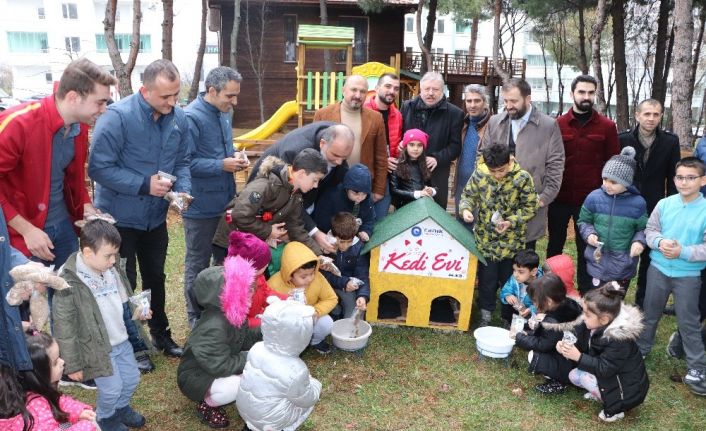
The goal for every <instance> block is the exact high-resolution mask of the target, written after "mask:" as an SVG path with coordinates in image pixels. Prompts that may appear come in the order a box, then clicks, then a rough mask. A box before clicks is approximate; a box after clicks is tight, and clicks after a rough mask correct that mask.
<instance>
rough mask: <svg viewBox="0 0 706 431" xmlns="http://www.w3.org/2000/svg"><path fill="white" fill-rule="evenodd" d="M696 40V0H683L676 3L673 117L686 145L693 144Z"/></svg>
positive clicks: (676, 128) (683, 143) (680, 138)
mask: <svg viewBox="0 0 706 431" xmlns="http://www.w3.org/2000/svg"><path fill="white" fill-rule="evenodd" d="M693 43H694V22H693V15H692V0H680V1H678V2H676V4H675V5H674V79H673V80H672V82H673V83H685V84H686V85H672V118H673V121H674V133H676V135H677V136H678V137H679V142H680V143H681V145H682V147H687V148H688V147H689V145H690V144H691V94H692V91H693V89H692V88H690V87H689V85H688V83H689V82H690V81H691V50H692V46H693Z"/></svg>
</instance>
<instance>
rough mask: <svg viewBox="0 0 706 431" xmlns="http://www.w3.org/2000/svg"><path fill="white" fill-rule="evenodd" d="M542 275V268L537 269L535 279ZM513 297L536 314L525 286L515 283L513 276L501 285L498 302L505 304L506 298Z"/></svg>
mask: <svg viewBox="0 0 706 431" xmlns="http://www.w3.org/2000/svg"><path fill="white" fill-rule="evenodd" d="M542 275H544V272H543V271H542V268H537V276H536V278H542ZM510 295H512V296H514V297H516V298H517V299H519V300H520V302H522V304H523V305H524V306H525V307H527V308H529V309H530V311H532V313H536V312H537V308H536V307H535V306H534V304H532V298H530V296H529V295H528V294H527V284H524V283H520V282H519V281H517V279H516V278H515V276H514V275H511V276H510V278H508V279H507V281H506V282H505V284H504V285H503V287H502V289H500V294H499V296H500V302H502V303H503V304H507V303H508V302H507V300H506V299H505V298H507V297H508V296H510Z"/></svg>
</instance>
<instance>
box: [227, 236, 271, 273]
mask: <svg viewBox="0 0 706 431" xmlns="http://www.w3.org/2000/svg"><path fill="white" fill-rule="evenodd" d="M228 256H229V257H230V256H240V257H242V258H243V259H246V260H249V261H250V262H252V266H253V268H255V269H257V270H259V269H262V268H264V267H266V266H267V264H269V263H270V259H271V257H272V254H271V253H270V247H269V246H268V245H267V243H265V241H263V240H261V239H260V238H258V237H256V236H255V235H253V234H251V233H247V232H241V231H238V230H236V231H233V232H231V233H230V236H229V239H228Z"/></svg>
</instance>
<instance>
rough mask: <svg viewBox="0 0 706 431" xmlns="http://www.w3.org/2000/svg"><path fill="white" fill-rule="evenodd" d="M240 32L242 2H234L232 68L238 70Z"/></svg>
mask: <svg viewBox="0 0 706 431" xmlns="http://www.w3.org/2000/svg"><path fill="white" fill-rule="evenodd" d="M239 32H240V0H234V2H233V29H232V30H231V32H230V62H229V63H230V67H232V68H233V69H238V33H239Z"/></svg>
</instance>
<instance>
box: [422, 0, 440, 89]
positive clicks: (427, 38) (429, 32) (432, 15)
mask: <svg viewBox="0 0 706 431" xmlns="http://www.w3.org/2000/svg"><path fill="white" fill-rule="evenodd" d="M437 3H438V0H429V12H428V13H427V27H426V29H425V30H424V40H423V42H424V47H425V48H426V49H427V52H430V53H431V44H432V43H433V42H434V30H435V28H436V6H437ZM429 57H431V54H429ZM424 66H425V64H424V63H422V71H421V74H422V75H424V74H425V73H427V72H429V71H431V70H433V65H432V62H431V61H427V64H426V68H425V67H424Z"/></svg>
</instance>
